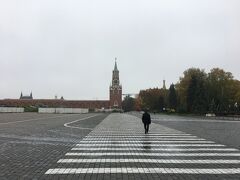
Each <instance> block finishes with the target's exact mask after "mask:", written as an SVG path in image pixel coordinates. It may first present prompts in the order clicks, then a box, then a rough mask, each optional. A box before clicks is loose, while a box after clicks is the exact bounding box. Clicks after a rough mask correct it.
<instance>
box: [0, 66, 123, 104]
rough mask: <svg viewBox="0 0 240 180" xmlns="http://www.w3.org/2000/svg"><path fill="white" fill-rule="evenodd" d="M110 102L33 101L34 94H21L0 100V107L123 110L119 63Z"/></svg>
mask: <svg viewBox="0 0 240 180" xmlns="http://www.w3.org/2000/svg"><path fill="white" fill-rule="evenodd" d="M109 93H110V95H109V97H110V98H109V100H96V101H95V100H65V99H64V98H63V97H62V98H61V99H33V95H32V93H31V94H30V95H29V96H25V95H23V94H22V93H21V95H20V98H19V99H4V100H0V106H5V107H26V106H37V107H64V108H88V109H121V108H122V86H121V85H120V80H119V70H118V68H117V62H115V67H114V70H113V73H112V83H111V86H110V92H109Z"/></svg>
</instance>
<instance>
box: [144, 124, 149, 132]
mask: <svg viewBox="0 0 240 180" xmlns="http://www.w3.org/2000/svg"><path fill="white" fill-rule="evenodd" d="M144 129H145V134H147V133H148V130H149V124H148V123H144Z"/></svg>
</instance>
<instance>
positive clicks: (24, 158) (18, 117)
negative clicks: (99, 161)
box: [0, 113, 108, 180]
mask: <svg viewBox="0 0 240 180" xmlns="http://www.w3.org/2000/svg"><path fill="white" fill-rule="evenodd" d="M106 116H108V114H75V115H71V114H63V115H59V114H37V113H13V114H10V113H6V114H5V113H4V114H0V180H18V179H21V180H26V179H45V175H44V174H45V172H46V171H47V170H48V169H49V168H51V167H52V166H54V165H55V164H56V159H59V158H62V157H63V156H64V154H65V153H66V152H68V151H70V150H71V148H73V147H74V146H75V144H76V143H78V142H79V141H80V140H82V139H83V138H84V137H86V135H87V134H89V133H90V132H91V131H92V129H93V128H95V127H96V125H97V124H99V123H100V122H101V121H102V120H103V119H105V117H106Z"/></svg>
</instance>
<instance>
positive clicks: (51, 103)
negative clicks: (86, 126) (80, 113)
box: [0, 99, 110, 109]
mask: <svg viewBox="0 0 240 180" xmlns="http://www.w3.org/2000/svg"><path fill="white" fill-rule="evenodd" d="M0 106H5V107H26V106H37V107H64V108H88V109H96V108H97V109H101V108H105V109H109V107H110V101H101V100H99V101H76V100H73V101H71V100H55V99H33V100H28V99H26V100H23V99H4V100H0Z"/></svg>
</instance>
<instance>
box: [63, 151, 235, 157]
mask: <svg viewBox="0 0 240 180" xmlns="http://www.w3.org/2000/svg"><path fill="white" fill-rule="evenodd" d="M66 156H167V157H173V156H190V157H206V156H221V157H222V156H223V157H224V156H227V157H233V156H238V157H240V153H151V152H147V153H137V152H130V153H123V152H117V153H115V152H99V153H66Z"/></svg>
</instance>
